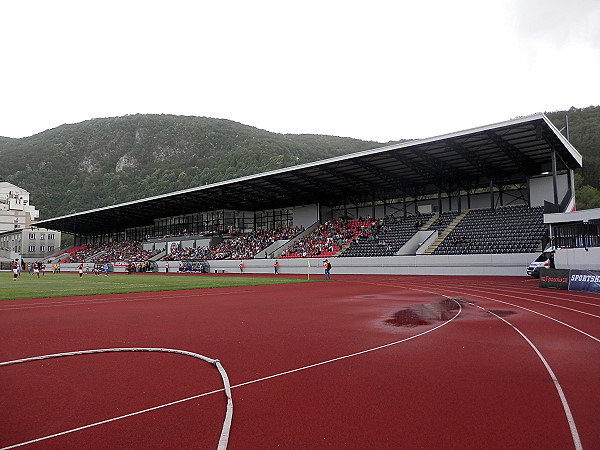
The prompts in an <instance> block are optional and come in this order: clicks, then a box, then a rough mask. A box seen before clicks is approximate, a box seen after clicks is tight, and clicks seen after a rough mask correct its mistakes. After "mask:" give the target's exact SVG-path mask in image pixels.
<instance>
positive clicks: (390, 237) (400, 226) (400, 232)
mask: <svg viewBox="0 0 600 450" xmlns="http://www.w3.org/2000/svg"><path fill="white" fill-rule="evenodd" d="M432 217H433V214H422V215H420V216H418V217H417V216H409V217H407V218H406V219H404V218H395V217H393V216H388V217H385V218H383V219H381V220H377V221H373V222H371V225H370V226H364V225H363V228H362V230H361V231H362V232H361V233H360V234H359V235H358V237H357V238H356V239H355V240H354V241H353V242H352V243H351V244H350V246H349V247H348V248H347V249H346V250H345V251H344V252H343V253H342V254H341V255H340V256H359V257H362V256H365V257H371V256H391V255H394V254H395V253H396V252H397V251H398V250H399V249H400V247H402V246H403V245H404V244H406V242H408V240H409V239H410V238H411V237H413V236H414V234H415V233H416V232H417V231H418V230H419V229H421V228H422V227H423V226H424V225H425V224H426V223H427V222H428V221H429V220H430V219H431V218H432Z"/></svg>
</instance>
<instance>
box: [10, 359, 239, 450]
mask: <svg viewBox="0 0 600 450" xmlns="http://www.w3.org/2000/svg"><path fill="white" fill-rule="evenodd" d="M117 352H162V353H175V354H179V355H185V356H191V357H193V358H197V359H200V360H202V361H205V362H207V363H210V364H212V365H214V366H215V367H216V368H217V370H218V371H219V375H220V376H221V379H222V381H223V389H218V390H215V391H211V392H206V393H204V394H200V395H196V396H194V397H193V398H199V397H203V396H206V395H209V394H213V393H216V392H225V395H226V397H227V407H226V413H225V419H224V421H223V427H222V429H221V435H220V437H219V445H218V446H217V450H225V449H226V448H227V443H228V439H229V431H230V429H231V420H232V416H233V401H232V398H231V386H230V384H229V378H228V376H227V372H225V369H224V368H223V366H222V365H221V363H220V361H219V360H218V359H213V358H208V357H207V356H203V355H200V354H198V353H193V352H188V351H185V350H175V349H169V348H147V347H133V348H104V349H95V350H80V351H75V352H64V353H54V354H51V355H42V356H34V357H32V358H23V359H16V360H13V361H4V362H0V367H1V366H8V365H13V364H20V363H26V362H32V361H41V360H46V359H52V358H61V357H65V356H79V355H90V354H98V353H117ZM191 399H192V397H190V398H187V399H184V400H177V401H174V402H170V403H166V404H164V405H160V406H155V407H152V408H147V409H144V410H141V411H136V412H133V413H129V414H125V415H122V416H119V417H113V418H112V419H107V420H102V421H100V422H95V423H92V424H88V425H84V426H81V427H77V428H73V429H71V430H66V431H61V432H60V433H54V434H51V435H47V436H42V437H39V438H36V439H32V440H29V441H26V442H20V443H18V444H13V445H10V446H8V447H2V448H1V449H0V450H8V449H11V448H16V447H21V446H23V445H28V444H33V443H35V442H40V441H44V440H47V439H51V438H55V437H58V436H63V435H65V434H69V433H73V432H75V431H81V430H84V429H86V428H91V427H93V426H97V425H102V424H106V423H109V422H114V421H115V420H118V419H123V418H126V417H131V416H135V415H138V414H142V413H144V412H148V411H153V410H156V409H159V408H164V407H165V406H170V405H174V404H177V403H181V402H183V401H187V400H191Z"/></svg>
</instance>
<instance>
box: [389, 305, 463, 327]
mask: <svg viewBox="0 0 600 450" xmlns="http://www.w3.org/2000/svg"><path fill="white" fill-rule="evenodd" d="M457 311H458V304H457V303H456V302H455V301H454V300H452V299H448V298H443V299H441V300H439V301H438V302H435V303H422V304H418V305H413V306H410V307H408V308H405V309H401V310H400V311H397V312H395V313H394V314H393V315H392V317H389V318H387V319H385V320H384V323H385V324H386V325H390V326H394V327H417V326H421V325H432V324H435V323H438V322H445V321H447V320H450V319H451V318H452V317H454V316H455V315H456V312H457Z"/></svg>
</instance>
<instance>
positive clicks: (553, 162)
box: [552, 150, 558, 206]
mask: <svg viewBox="0 0 600 450" xmlns="http://www.w3.org/2000/svg"><path fill="white" fill-rule="evenodd" d="M557 176H558V175H557V173H556V151H555V150H552V187H553V188H554V204H555V205H557V206H558V180H557Z"/></svg>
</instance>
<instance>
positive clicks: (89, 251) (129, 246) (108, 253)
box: [68, 241, 160, 263]
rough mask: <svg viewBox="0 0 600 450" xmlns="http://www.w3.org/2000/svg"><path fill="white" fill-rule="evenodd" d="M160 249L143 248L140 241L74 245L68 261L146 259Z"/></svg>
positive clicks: (98, 261) (95, 261)
mask: <svg viewBox="0 0 600 450" xmlns="http://www.w3.org/2000/svg"><path fill="white" fill-rule="evenodd" d="M159 251H160V250H143V249H142V243H141V242H140V241H118V242H104V243H102V244H94V245H89V246H87V245H85V246H79V247H75V248H73V249H71V250H69V251H68V253H70V254H71V257H70V258H69V261H68V262H74V263H83V262H93V263H104V262H113V261H136V262H138V261H146V260H148V259H150V258H151V257H152V256H154V255H155V254H157V253H158V252H159Z"/></svg>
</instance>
